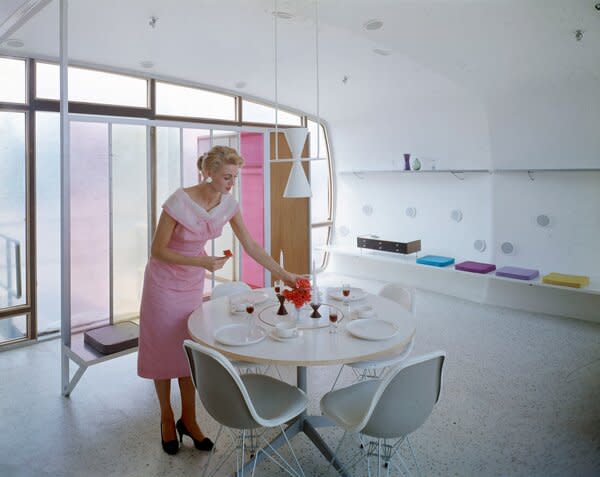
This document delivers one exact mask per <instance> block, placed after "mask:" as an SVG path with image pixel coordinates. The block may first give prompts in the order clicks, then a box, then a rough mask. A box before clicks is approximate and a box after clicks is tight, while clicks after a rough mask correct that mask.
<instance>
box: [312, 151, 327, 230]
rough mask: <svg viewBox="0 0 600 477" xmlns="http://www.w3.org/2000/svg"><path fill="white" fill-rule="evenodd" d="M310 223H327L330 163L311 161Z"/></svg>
mask: <svg viewBox="0 0 600 477" xmlns="http://www.w3.org/2000/svg"><path fill="white" fill-rule="evenodd" d="M309 165H310V190H311V191H312V198H311V199H310V221H311V222H312V223H313V224H314V223H318V222H325V221H327V220H329V219H330V217H329V161H310V163H309Z"/></svg>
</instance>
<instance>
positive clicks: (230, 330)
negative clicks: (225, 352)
mask: <svg viewBox="0 0 600 477" xmlns="http://www.w3.org/2000/svg"><path fill="white" fill-rule="evenodd" d="M266 336H267V332H266V331H265V329H264V328H262V327H260V326H255V327H253V328H252V330H251V331H250V332H248V325H246V324H239V323H238V324H233V325H225V326H221V328H219V329H217V330H216V331H215V340H217V341H218V342H219V343H221V344H224V345H227V346H246V345H251V344H254V343H258V342H260V341H262V340H264V339H265V337H266Z"/></svg>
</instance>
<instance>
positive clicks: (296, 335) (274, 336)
mask: <svg viewBox="0 0 600 477" xmlns="http://www.w3.org/2000/svg"><path fill="white" fill-rule="evenodd" d="M302 334H303V333H302V330H296V332H295V333H294V336H290V337H289V338H283V337H281V336H279V335H277V333H276V331H275V330H271V331H269V338H271V339H274V340H275V341H281V342H282V343H285V342H287V341H294V340H295V339H296V338H300V337H301V336H302Z"/></svg>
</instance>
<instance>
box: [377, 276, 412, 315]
mask: <svg viewBox="0 0 600 477" xmlns="http://www.w3.org/2000/svg"><path fill="white" fill-rule="evenodd" d="M378 295H379V296H382V297H384V298H388V299H390V300H393V301H395V302H396V303H399V304H400V305H402V306H403V307H404V308H406V309H407V310H408V311H410V312H411V313H412V314H415V311H416V303H415V290H414V288H412V287H406V286H402V285H400V284H397V283H387V284H386V285H384V286H383V288H382V289H381V290H379V293H378Z"/></svg>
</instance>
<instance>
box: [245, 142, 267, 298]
mask: <svg viewBox="0 0 600 477" xmlns="http://www.w3.org/2000/svg"><path fill="white" fill-rule="evenodd" d="M241 154H242V157H243V158H244V161H245V165H244V167H243V168H242V174H241V176H242V177H241V180H242V201H241V204H240V205H241V208H242V216H243V217H244V222H245V223H246V226H247V227H248V230H249V231H250V235H252V238H253V239H254V240H255V241H256V242H257V243H258V244H260V245H262V246H263V247H264V245H265V235H264V230H265V228H264V227H265V224H264V210H265V202H264V196H265V194H264V169H263V161H264V138H263V134H262V133H242V134H241ZM242 281H244V282H246V283H247V284H249V285H250V286H252V287H263V286H264V283H265V282H264V269H263V267H262V266H260V265H259V264H258V263H256V262H255V261H254V260H253V259H252V258H250V257H249V256H248V255H247V254H246V252H243V253H242Z"/></svg>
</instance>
